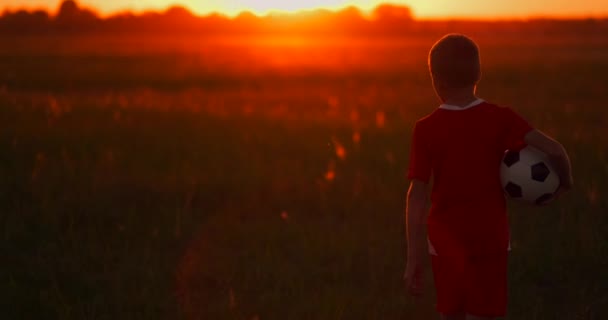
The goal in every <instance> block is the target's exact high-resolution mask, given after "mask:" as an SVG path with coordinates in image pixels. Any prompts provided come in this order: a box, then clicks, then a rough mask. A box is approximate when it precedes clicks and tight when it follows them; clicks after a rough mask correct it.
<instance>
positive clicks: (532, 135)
mask: <svg viewBox="0 0 608 320" xmlns="http://www.w3.org/2000/svg"><path fill="white" fill-rule="evenodd" d="M524 141H525V142H526V144H528V145H530V146H532V147H535V148H536V149H538V150H540V151H542V152H544V153H546V154H547V155H548V156H549V159H550V160H551V162H552V163H553V164H554V165H555V170H556V171H557V175H558V176H559V179H560V190H559V191H558V193H561V192H564V191H567V190H569V189H571V188H572V184H573V179H572V165H571V164H570V158H569V157H568V153H567V152H566V149H565V148H564V146H562V145H561V144H560V143H559V142H557V141H556V140H554V139H552V138H551V137H549V136H547V135H546V134H544V133H542V132H541V131H539V130H531V131H530V132H528V133H527V134H526V136H525V137H524Z"/></svg>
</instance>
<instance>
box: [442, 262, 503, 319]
mask: <svg viewBox="0 0 608 320" xmlns="http://www.w3.org/2000/svg"><path fill="white" fill-rule="evenodd" d="M507 259H508V252H507V251H505V252H504V253H497V254H492V255H483V256H469V257H467V256H464V255H462V256H434V255H433V256H431V263H432V266H433V277H434V279H435V288H436V290H437V311H439V313H441V314H444V315H457V314H469V315H473V316H478V317H504V316H505V315H506V312H507Z"/></svg>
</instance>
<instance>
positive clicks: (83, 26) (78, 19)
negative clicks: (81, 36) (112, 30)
mask: <svg viewBox="0 0 608 320" xmlns="http://www.w3.org/2000/svg"><path fill="white" fill-rule="evenodd" d="M99 22H100V20H99V18H98V17H97V15H96V14H95V13H94V12H93V11H91V10H88V9H81V8H80V7H79V6H78V4H77V3H76V1H74V0H64V1H63V2H62V3H61V5H60V6H59V11H58V13H57V16H56V17H55V26H56V27H57V28H58V29H59V30H60V31H63V32H84V31H91V30H93V29H95V28H96V27H97V26H98V25H99Z"/></svg>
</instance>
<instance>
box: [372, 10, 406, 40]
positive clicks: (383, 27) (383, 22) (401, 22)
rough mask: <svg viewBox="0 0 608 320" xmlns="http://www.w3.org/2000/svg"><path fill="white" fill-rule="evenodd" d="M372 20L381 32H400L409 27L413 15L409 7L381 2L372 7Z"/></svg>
mask: <svg viewBox="0 0 608 320" xmlns="http://www.w3.org/2000/svg"><path fill="white" fill-rule="evenodd" d="M373 20H374V24H375V25H376V27H377V31H379V32H381V33H384V34H402V33H404V32H405V31H407V30H409V29H410V28H411V26H412V24H413V21H414V17H413V14H412V10H411V9H410V8H409V7H406V6H398V5H393V4H382V5H379V6H378V7H376V9H374V12H373Z"/></svg>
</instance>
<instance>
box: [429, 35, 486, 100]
mask: <svg viewBox="0 0 608 320" xmlns="http://www.w3.org/2000/svg"><path fill="white" fill-rule="evenodd" d="M429 69H430V71H431V76H432V77H433V84H434V86H435V89H437V90H438V93H440V92H439V91H453V90H459V89H466V88H474V87H475V86H476V85H477V82H478V81H479V78H480V77H481V64H480V61H479V48H478V47H477V44H475V42H474V41H473V40H471V39H470V38H469V37H467V36H465V35H462V34H448V35H446V36H444V37H443V38H441V39H440V40H439V41H437V42H436V43H435V44H434V45H433V47H432V48H431V51H430V53H429Z"/></svg>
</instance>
